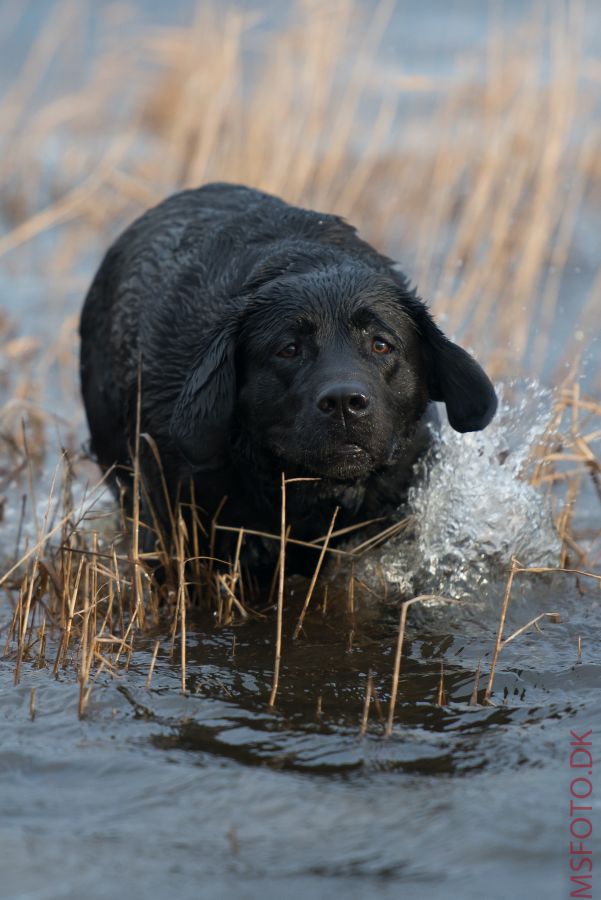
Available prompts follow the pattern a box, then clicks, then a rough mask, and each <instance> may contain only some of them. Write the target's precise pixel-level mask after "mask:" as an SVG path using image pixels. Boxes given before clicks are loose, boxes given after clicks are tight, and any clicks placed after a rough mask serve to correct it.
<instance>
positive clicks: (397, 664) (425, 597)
mask: <svg viewBox="0 0 601 900" xmlns="http://www.w3.org/2000/svg"><path fill="white" fill-rule="evenodd" d="M429 600H437V601H439V602H442V603H456V602H457V601H456V600H454V599H453V598H452V597H441V596H439V595H438V594H420V595H419V597H412V598H411V600H404V601H403V603H402V604H401V616H400V619H399V633H398V638H397V644H396V651H395V656H394V667H393V671H392V688H391V690H390V703H389V705H388V717H387V719H386V727H385V729H384V736H385V737H390V735H391V734H392V727H393V724H394V711H395V708H396V701H397V694H398V689H399V675H400V672H401V660H402V658H403V640H404V638H405V625H406V623H407V613H408V611H409V607H410V606H413V604H414V603H423V602H424V601H429Z"/></svg>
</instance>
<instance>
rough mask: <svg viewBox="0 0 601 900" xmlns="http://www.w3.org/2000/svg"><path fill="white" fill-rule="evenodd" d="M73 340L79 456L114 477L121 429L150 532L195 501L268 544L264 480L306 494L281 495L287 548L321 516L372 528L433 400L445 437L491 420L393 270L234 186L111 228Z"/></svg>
mask: <svg viewBox="0 0 601 900" xmlns="http://www.w3.org/2000/svg"><path fill="white" fill-rule="evenodd" d="M80 333H81V382H82V391H83V398H84V402H85V407H86V412H87V417H88V422H89V426H90V432H91V437H92V441H91V448H92V451H93V453H94V454H95V456H96V458H97V460H98V462H99V463H100V465H101V466H102V467H104V468H105V469H106V468H108V467H111V466H113V465H114V464H117V466H118V467H122V471H123V472H124V473H126V472H127V470H128V467H131V460H132V448H133V447H134V445H135V442H136V422H137V418H138V416H139V420H140V430H141V432H143V433H144V434H147V435H149V436H150V438H151V439H152V440H147V439H146V438H144V437H143V438H142V439H141V440H140V466H141V471H142V476H143V479H144V483H145V487H146V494H145V496H146V503H144V504H143V514H144V518H145V519H146V521H147V524H148V525H152V523H153V519H154V521H155V522H156V521H158V522H159V523H160V525H161V527H162V528H163V529H166V531H167V532H169V527H170V526H169V523H170V521H171V522H172V521H173V519H172V517H171V516H170V513H169V507H170V506H171V505H172V504H174V502H175V501H176V499H179V501H181V502H182V505H183V508H186V506H187V507H188V508H189V505H190V502H191V500H192V499H194V501H195V503H196V505H197V507H198V509H200V510H201V511H202V517H203V518H202V521H203V522H204V524H205V527H206V526H207V523H208V522H210V521H211V518H212V517H213V516H214V514H215V511H216V510H217V509H218V508H220V513H219V521H220V523H224V524H228V523H229V524H230V525H233V526H244V527H246V528H248V529H252V530H255V531H264V532H270V533H278V532H279V527H280V491H281V473H282V472H284V473H285V475H286V477H288V478H295V477H298V478H302V477H307V478H312V479H313V480H307V481H295V482H292V483H291V484H290V485H289V486H288V488H287V520H288V522H289V524H290V526H291V536H292V537H293V538H298V539H301V540H304V541H311V540H313V539H315V538H318V537H319V536H320V535H323V534H324V533H325V532H326V531H327V529H328V525H329V523H330V521H331V518H332V515H333V512H334V510H335V509H336V507H339V514H338V518H337V523H336V527H337V528H343V527H345V526H348V525H352V524H356V523H359V522H361V521H365V520H367V519H371V518H373V517H378V516H380V517H381V516H386V515H387V514H390V513H391V512H393V511H394V510H396V509H398V507H399V505H400V504H401V503H402V502H403V500H404V499H405V498H406V494H407V490H408V487H409V485H410V483H411V480H412V477H413V475H412V473H413V468H414V464H415V462H416V460H417V459H418V457H419V456H420V454H422V453H423V451H424V449H425V448H426V447H427V445H428V441H429V439H430V431H431V429H430V427H429V423H430V422H431V421H432V419H433V418H435V412H434V410H435V408H434V406H433V403H432V401H442V402H444V403H445V405H446V410H447V415H448V418H449V422H450V424H451V425H452V427H453V428H454V429H456V430H457V431H461V432H465V431H477V430H479V429H482V428H484V427H485V426H486V425H487V424H488V423H489V422H490V420H491V418H492V417H493V415H494V413H495V409H496V404H497V401H496V396H495V391H494V389H493V386H492V384H491V382H490V381H489V379H488V378H487V376H486V375H485V373H484V372H483V370H482V369H481V368H480V366H479V365H478V363H476V362H475V360H474V359H473V358H472V357H471V356H470V355H469V354H468V353H466V352H465V350H462V349H461V348H460V347H458V346H457V345H456V344H453V343H451V341H449V340H448V339H447V338H446V337H445V336H444V334H443V333H442V332H441V331H440V329H439V328H438V327H437V326H436V324H435V323H434V321H433V320H432V317H431V315H430V314H429V312H428V310H427V308H426V306H425V305H424V304H423V303H422V301H421V300H420V299H419V298H418V297H417V295H416V293H415V291H414V290H410V288H409V283H408V281H407V279H406V278H405V277H404V276H403V275H402V274H401V273H400V272H399V271H398V270H397V268H396V267H395V265H394V263H393V262H392V260H390V259H388V258H386V257H385V256H382V255H381V254H380V253H378V252H377V251H376V250H374V249H373V248H372V247H370V246H369V244H367V243H365V242H364V241H362V240H360V238H359V237H358V236H357V233H356V231H355V229H354V228H353V227H351V226H350V225H348V224H347V223H346V222H345V221H344V220H342V219H340V218H339V217H337V216H333V215H325V214H323V213H317V212H311V211H309V210H304V209H299V208H297V207H294V206H290V205H288V204H287V203H284V202H283V201H282V200H279V199H277V198H276V197H273V196H270V195H268V194H265V193H261V192H260V191H256V190H252V189H250V188H247V187H242V186H239V185H231V184H209V185H206V186H204V187H202V188H199V189H197V190H188V191H183V192H182V193H179V194H176V195H174V196H172V197H169V198H168V199H167V200H165V201H164V202H163V203H160V204H159V205H158V206H156V207H155V208H154V209H151V210H149V211H148V212H146V213H145V214H144V215H143V216H142V217H141V218H139V219H138V220H137V221H135V222H134V223H133V224H132V225H130V226H129V228H127V229H126V231H125V232H124V233H123V234H122V235H121V236H120V237H119V238H118V240H117V241H116V242H115V243H114V244H113V246H112V247H111V248H110V249H109V250H108V252H107V254H106V256H105V258H104V260H103V262H102V264H101V266H100V268H99V270H98V272H97V274H96V276H95V278H94V281H93V282H92V285H91V287H90V290H89V292H88V295H87V297H86V300H85V305H84V308H83V313H82V317H81V328H80ZM139 385H140V386H141V388H140V391H139ZM138 395H139V396H140V398H141V399H140V401H138ZM138 407H139V408H138ZM157 450H158V454H157V452H156V451H157ZM157 455H158V456H160V460H161V466H162V473H161V470H160V468H159V466H158V465H157V461H156V459H157ZM117 471H118V469H117ZM122 484H126V486H127V475H124V478H123V479H122ZM167 498H168V499H167ZM223 498H227V499H226V500H225V503H223ZM151 507H152V514H151ZM223 534H224V535H226V533H225V532H224V533H223ZM244 546H245V560H246V562H247V563H250V564H251V565H252V566H254V567H255V569H259V568H261V567H262V566H263V565H270V564H271V563H272V562H273V560H274V558H276V557H277V553H278V546H277V543H275V542H273V541H269V540H265V539H259V538H256V539H255V540H254V541H253V540H252V539H250V540H246V541H245V545H244ZM230 549H231V548H230ZM228 552H229V551H228V546H227V544H222V545H221V547H220V548H219V555H221V556H223V555H224V554H225V555H227V553H228ZM311 561H312V563H313V564H314V562H315V555H314V554H313V555H311ZM293 565H294V563H293ZM297 568H302V564H301V563H300V562H299V563H298V565H297Z"/></svg>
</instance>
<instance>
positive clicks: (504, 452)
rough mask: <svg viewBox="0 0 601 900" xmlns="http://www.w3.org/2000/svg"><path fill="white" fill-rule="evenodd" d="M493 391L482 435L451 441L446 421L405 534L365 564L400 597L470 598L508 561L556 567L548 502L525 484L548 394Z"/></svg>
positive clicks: (507, 388)
mask: <svg viewBox="0 0 601 900" xmlns="http://www.w3.org/2000/svg"><path fill="white" fill-rule="evenodd" d="M497 392H498V396H499V409H498V412H497V415H496V416H495V419H494V420H493V422H492V423H491V424H490V425H489V426H488V428H486V429H485V430H484V431H481V432H475V433H473V434H458V433H457V432H455V431H453V430H452V429H451V427H450V426H449V425H448V423H446V421H445V423H444V425H443V426H442V428H441V433H440V438H439V440H438V441H437V443H436V445H435V447H434V448H433V449H432V451H431V456H430V459H429V461H428V463H429V464H428V465H422V477H421V478H420V480H419V482H418V484H417V486H416V487H414V488H413V489H412V491H411V493H410V496H409V506H410V513H411V514H412V515H413V516H415V530H414V532H413V534H412V535H411V536H410V537H405V536H402V537H399V538H396V539H394V540H392V541H390V542H389V543H387V544H386V545H385V546H384V547H383V548H382V549H381V550H380V551H378V552H377V553H375V554H373V555H372V557H371V558H370V560H369V561H367V562H366V566H367V568H368V570H371V572H372V574H374V575H375V573H376V572H379V573H380V576H381V573H382V572H383V574H384V576H385V577H386V579H387V581H389V582H390V583H392V584H394V585H395V586H396V587H398V588H399V589H400V590H401V591H403V593H413V594H415V593H422V592H432V593H438V594H445V595H447V596H454V597H459V596H465V595H467V594H473V593H474V591H477V590H479V589H481V588H485V587H486V586H487V585H488V584H490V582H491V580H493V579H494V580H496V579H498V577H499V576H500V575H503V576H504V574H505V573H506V571H507V567H508V565H509V563H510V560H511V556H512V555H515V556H517V558H518V559H519V560H520V561H521V562H522V563H524V564H526V565H556V564H557V560H558V554H559V549H560V541H559V537H558V535H557V532H556V531H555V528H554V526H553V521H552V517H551V509H550V501H549V498H548V497H547V496H545V494H544V493H543V491H542V490H538V489H536V488H534V487H533V486H532V485H531V484H529V483H528V481H527V480H526V479H525V478H524V469H525V467H526V465H527V461H528V456H529V454H530V452H531V451H532V449H533V447H534V446H535V445H536V443H537V442H538V441H539V440H540V438H541V436H542V435H543V433H544V431H545V429H546V427H547V425H548V423H549V420H550V417H551V411H552V400H553V395H552V393H551V392H550V391H548V390H546V389H544V388H542V387H541V386H540V385H538V384H537V383H536V382H533V381H527V382H524V381H521V382H512V383H508V384H507V385H500V386H498V388H497ZM509 398H511V400H510V399H509ZM364 574H366V575H367V577H369V572H366V573H364Z"/></svg>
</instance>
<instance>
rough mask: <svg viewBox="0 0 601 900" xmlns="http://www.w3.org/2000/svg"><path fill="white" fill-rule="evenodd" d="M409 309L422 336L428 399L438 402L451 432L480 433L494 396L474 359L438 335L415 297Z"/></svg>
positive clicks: (491, 413) (493, 407) (494, 402)
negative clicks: (447, 420) (443, 407)
mask: <svg viewBox="0 0 601 900" xmlns="http://www.w3.org/2000/svg"><path fill="white" fill-rule="evenodd" d="M409 308H410V311H411V313H412V316H413V319H414V321H415V323H416V325H417V328H418V331H419V333H420V335H421V337H422V341H423V349H424V355H425V359H426V365H427V372H428V392H429V395H430V399H431V400H439V401H442V402H443V403H444V404H445V405H446V408H447V416H448V419H449V423H450V424H451V426H452V427H453V428H454V429H455V431H461V432H464V431H481V430H482V429H483V428H486V426H487V425H488V423H489V422H490V420H491V419H492V417H493V416H494V414H495V412H496V410H497V395H496V393H495V389H494V387H493V385H492V382H491V381H490V379H489V377H488V375H487V374H486V372H485V371H484V370H483V369H482V367H481V366H479V365H478V363H477V362H476V360H475V359H474V358H473V357H472V356H470V354H469V353H467V352H466V351H465V350H463V349H462V348H461V347H458V346H457V344H454V343H453V342H452V341H450V340H449V339H448V338H447V337H445V335H444V334H443V333H442V331H441V330H440V328H438V326H437V325H436V324H435V322H434V321H433V319H432V317H431V315H430V313H429V312H428V310H427V309H426V307H425V305H424V304H423V303H421V302H420V301H419V300H417V298H415V296H413V297H412V298H411V302H410V303H409Z"/></svg>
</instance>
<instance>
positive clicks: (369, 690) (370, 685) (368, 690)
mask: <svg viewBox="0 0 601 900" xmlns="http://www.w3.org/2000/svg"><path fill="white" fill-rule="evenodd" d="M373 690H374V678H373V672H372V670H371V669H370V670H369V671H368V673H367V684H366V685H365V700H364V701H363V715H362V716H361V727H360V729H359V736H360V737H363V736H364V735H365V733H366V732H367V723H368V720H369V705H370V703H371V698H372V695H373Z"/></svg>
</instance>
